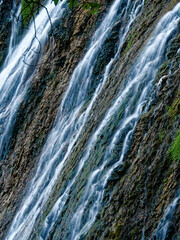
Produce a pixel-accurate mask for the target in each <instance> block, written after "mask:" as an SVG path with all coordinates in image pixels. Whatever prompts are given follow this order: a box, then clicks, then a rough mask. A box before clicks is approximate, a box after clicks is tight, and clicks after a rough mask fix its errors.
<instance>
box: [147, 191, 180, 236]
mask: <svg viewBox="0 0 180 240" xmlns="http://www.w3.org/2000/svg"><path fill="white" fill-rule="evenodd" d="M179 200H180V192H178V195H177V197H176V198H175V199H174V201H173V202H172V203H171V204H169V206H168V207H167V209H166V211H165V214H164V216H163V218H162V219H161V221H160V222H159V224H158V226H157V229H156V231H155V233H154V234H153V236H152V238H151V239H156V240H166V239H167V233H168V230H169V227H170V225H171V224H172V223H173V216H174V212H175V209H176V207H177V204H178V202H179ZM175 239H176V238H175Z"/></svg>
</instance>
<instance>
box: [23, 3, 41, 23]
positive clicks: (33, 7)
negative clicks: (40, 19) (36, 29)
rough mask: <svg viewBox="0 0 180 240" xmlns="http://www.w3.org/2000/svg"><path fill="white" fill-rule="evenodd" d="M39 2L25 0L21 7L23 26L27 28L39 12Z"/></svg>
mask: <svg viewBox="0 0 180 240" xmlns="http://www.w3.org/2000/svg"><path fill="white" fill-rule="evenodd" d="M38 3H39V0H33V1H31V0H23V1H22V6H21V16H22V21H23V24H24V25H25V26H26V25H27V24H28V23H29V22H30V21H31V19H32V17H33V15H34V14H36V13H37V11H38Z"/></svg>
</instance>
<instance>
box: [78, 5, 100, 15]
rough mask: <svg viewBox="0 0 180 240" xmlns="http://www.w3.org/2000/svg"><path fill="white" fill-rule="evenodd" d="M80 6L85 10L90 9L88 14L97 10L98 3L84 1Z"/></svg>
mask: <svg viewBox="0 0 180 240" xmlns="http://www.w3.org/2000/svg"><path fill="white" fill-rule="evenodd" d="M82 7H83V8H84V9H86V10H89V9H90V10H91V11H90V14H92V15H94V14H95V13H96V12H98V9H99V7H100V4H99V3H95V2H86V3H84V4H83V5H82Z"/></svg>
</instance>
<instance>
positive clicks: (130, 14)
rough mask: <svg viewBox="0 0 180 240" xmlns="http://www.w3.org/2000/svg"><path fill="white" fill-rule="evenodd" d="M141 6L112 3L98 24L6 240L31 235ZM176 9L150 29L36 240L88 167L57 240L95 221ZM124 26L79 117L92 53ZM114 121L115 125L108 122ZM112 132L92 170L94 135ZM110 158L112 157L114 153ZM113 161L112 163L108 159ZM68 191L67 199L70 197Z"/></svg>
mask: <svg viewBox="0 0 180 240" xmlns="http://www.w3.org/2000/svg"><path fill="white" fill-rule="evenodd" d="M143 3H144V1H138V0H137V1H134V2H133V3H132V2H131V1H130V0H129V1H126V4H125V2H124V1H121V0H115V2H114V3H113V5H112V6H111V8H110V10H109V11H108V13H107V14H106V16H105V18H104V20H103V21H102V23H101V24H100V26H99V27H98V29H97V31H96V32H95V34H94V36H93V38H92V40H91V43H90V46H89V48H88V50H87V52H86V54H85V56H84V57H83V59H82V60H81V61H80V62H79V64H78V66H77V67H76V68H75V70H74V72H73V74H72V76H71V79H70V83H69V86H68V89H67V91H66V93H65V94H64V97H63V100H62V102H61V105H60V107H59V111H58V114H57V117H56V120H55V123H54V125H53V128H52V130H51V132H50V133H49V135H48V137H47V140H46V142H45V144H44V147H43V149H42V152H41V155H40V158H39V163H38V166H37V170H36V173H35V176H34V177H33V179H32V181H31V183H30V185H29V188H28V191H27V194H26V196H25V198H24V200H23V202H22V205H21V207H20V209H19V210H18V212H17V214H16V216H15V218H14V220H13V222H12V225H11V227H10V230H9V232H8V234H7V237H6V239H7V240H11V239H14V240H15V239H19V240H20V239H22V240H24V239H28V238H29V237H30V235H31V233H32V230H33V227H34V225H35V223H36V220H37V218H38V216H39V214H40V212H41V210H42V208H43V206H44V205H45V203H46V202H47V200H48V198H49V196H50V194H51V193H52V189H53V187H54V186H55V184H56V182H57V179H58V177H59V175H60V173H61V171H62V168H63V167H64V165H65V163H67V162H68V160H69V159H70V156H71V153H72V150H73V147H74V145H75V143H76V142H77V140H78V137H79V136H80V134H81V132H82V130H83V127H84V125H85V123H86V121H87V119H88V116H89V115H90V113H91V110H92V106H93V104H94V103H95V100H96V99H97V98H98V96H99V93H100V92H101V90H102V89H103V86H104V85H105V82H106V80H107V78H108V76H109V74H110V72H111V68H112V65H113V63H114V62H115V59H116V58H117V57H118V55H119V53H120V49H121V47H122V45H123V42H124V41H125V39H126V35H127V32H128V30H129V28H130V26H131V24H132V23H133V22H134V20H135V19H136V17H137V15H138V13H139V12H140V10H141V9H142V6H143ZM119 9H121V11H119ZM179 11H180V4H177V5H176V7H175V8H174V9H173V10H172V11H169V12H168V13H167V14H166V15H165V16H164V17H163V18H162V19H161V20H160V21H159V23H158V25H157V26H156V28H155V30H154V32H153V34H152V37H151V38H150V40H149V41H148V43H147V44H146V46H145V48H144V50H143V51H142V53H141V54H140V56H139V57H138V58H137V59H136V61H135V63H134V65H133V67H132V69H131V71H130V73H129V75H128V77H127V79H126V82H125V86H124V88H123V89H121V90H120V92H119V93H118V95H117V96H116V99H115V100H114V102H113V103H112V105H111V106H110V108H109V109H108V110H107V112H106V114H105V116H104V118H103V119H102V121H101V122H100V123H99V125H98V127H97V129H96V130H95V131H94V133H93V134H92V136H91V137H90V139H89V141H88V144H87V146H86V149H84V153H83V157H82V158H81V160H80V162H79V163H78V165H77V167H76V172H75V174H74V175H73V176H72V177H71V178H70V179H68V181H67V187H66V188H65V190H64V192H63V193H62V195H61V196H60V197H59V199H58V200H57V201H56V203H55V205H54V206H53V208H52V209H51V211H50V212H49V214H48V216H47V217H46V219H45V220H44V225H43V226H42V231H41V233H40V237H39V238H40V239H47V238H48V236H49V234H50V232H51V230H52V229H53V227H54V224H55V223H56V221H57V220H58V218H59V217H60V216H61V212H62V210H63V208H64V206H65V204H66V202H67V200H68V199H69V198H73V196H75V195H76V193H75V192H73V191H76V190H73V186H75V185H78V179H79V177H80V175H81V173H82V171H83V170H84V169H85V168H87V166H88V165H89V166H91V168H90V169H91V172H89V173H88V176H87V180H86V184H85V187H84V191H83V192H82V194H81V196H80V199H79V200H78V202H77V204H76V206H75V208H74V209H73V213H72V215H70V216H68V218H69V221H67V222H69V225H68V226H63V227H64V228H66V229H65V231H64V234H65V235H64V236H62V237H61V238H62V239H66V240H67V239H71V240H75V239H76V240H77V239H82V238H83V237H84V236H85V234H86V233H87V232H88V230H89V229H90V228H91V226H92V225H93V223H94V222H95V220H96V217H97V214H98V212H99V210H100V207H101V203H102V199H103V196H104V191H105V187H106V185H107V182H108V180H109V178H110V176H111V174H112V173H113V171H114V170H115V169H116V168H117V167H118V166H119V165H121V164H122V163H123V161H124V160H125V156H126V153H127V151H128V149H129V146H130V143H131V139H132V136H133V132H134V130H135V127H136V124H137V121H138V119H139V117H140V116H141V114H142V113H143V107H144V105H145V103H146V102H147V100H148V96H149V93H150V91H151V89H152V85H153V82H154V79H155V77H156V74H157V71H158V68H159V67H160V65H161V64H162V62H163V60H164V58H165V49H166V47H167V44H168V42H169V40H170V39H171V38H172V37H173V36H174V35H175V34H176V30H177V25H178V22H179V20H180V16H179ZM124 18H125V21H124V22H123V26H122V27H121V28H120V31H119V44H118V49H117V52H116V53H115V55H114V58H112V59H111V60H110V62H109V63H108V64H107V66H106V68H105V71H104V75H103V76H102V79H101V81H100V83H99V84H98V85H97V88H96V90H95V91H94V93H93V95H92V97H91V99H90V101H89V105H88V107H87V109H86V110H84V111H83V112H81V110H82V107H83V104H84V102H85V101H86V99H87V97H88V89H89V86H90V84H91V81H92V74H93V69H94V66H95V63H96V60H97V57H98V53H99V51H100V49H101V47H102V45H103V43H104V42H105V40H106V39H107V37H108V35H109V34H110V31H111V30H112V27H113V25H114V23H115V22H116V21H119V20H121V21H123V19H124ZM115 120H116V123H114V121H115ZM109 129H113V130H112V133H111V135H110V137H109V139H108V140H107V142H106V146H105V150H104V152H103V157H102V159H100V160H99V162H97V165H96V166H95V165H92V164H91V160H92V158H93V154H92V153H93V150H94V149H95V146H96V144H97V142H98V141H99V137H100V135H103V134H104V133H106V132H108V130H109ZM117 148H118V153H117V154H116V157H115V156H114V153H115V152H117V151H116V150H117ZM113 158H115V159H116V161H114V159H113ZM70 191H71V194H70Z"/></svg>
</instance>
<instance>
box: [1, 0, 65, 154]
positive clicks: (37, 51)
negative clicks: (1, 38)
mask: <svg viewBox="0 0 180 240" xmlns="http://www.w3.org/2000/svg"><path fill="white" fill-rule="evenodd" d="M64 5H65V1H63V2H61V3H60V4H59V5H58V6H57V7H56V8H55V7H54V4H53V3H51V1H50V0H49V1H48V2H47V4H46V8H47V9H48V12H49V15H50V17H51V21H52V23H53V22H55V20H56V19H57V18H59V17H60V16H61V15H62V13H63V11H64ZM15 8H16V4H15V3H14V9H15ZM19 12H20V6H19V8H18V9H17V12H16V15H17V16H18V14H19ZM14 21H15V20H14ZM35 26H36V37H37V38H35V37H34V36H35V32H34V23H32V24H31V25H30V27H29V29H28V30H27V31H26V33H25V35H24V36H23V38H22V40H21V41H20V42H18V43H17V35H18V23H15V22H13V24H12V33H11V39H10V44H9V50H8V55H7V58H6V60H5V62H4V64H3V66H2V68H1V69H2V70H1V72H0V95H1V98H0V146H1V148H0V156H1V155H2V153H3V154H6V151H7V150H8V144H9V142H10V138H11V133H12V130H13V126H14V123H15V119H16V114H17V111H18V108H19V106H20V104H21V102H22V100H23V98H24V96H25V94H26V91H27V87H28V85H29V82H30V79H31V76H32V74H33V72H34V70H35V66H36V64H37V63H38V60H39V59H40V56H41V54H42V51H41V50H42V49H43V46H44V44H45V43H46V41H47V39H48V33H49V30H50V28H51V24H50V21H49V18H48V15H47V12H46V11H45V9H42V10H41V11H40V13H39V14H38V15H37V17H36V18H35ZM24 61H25V62H26V64H25V63H24Z"/></svg>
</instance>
